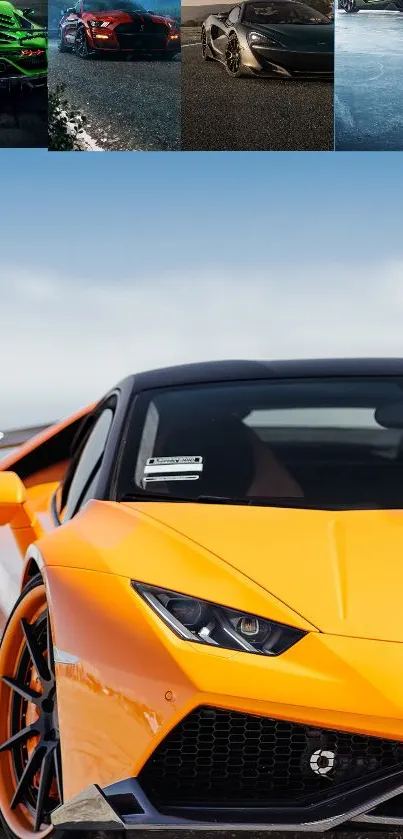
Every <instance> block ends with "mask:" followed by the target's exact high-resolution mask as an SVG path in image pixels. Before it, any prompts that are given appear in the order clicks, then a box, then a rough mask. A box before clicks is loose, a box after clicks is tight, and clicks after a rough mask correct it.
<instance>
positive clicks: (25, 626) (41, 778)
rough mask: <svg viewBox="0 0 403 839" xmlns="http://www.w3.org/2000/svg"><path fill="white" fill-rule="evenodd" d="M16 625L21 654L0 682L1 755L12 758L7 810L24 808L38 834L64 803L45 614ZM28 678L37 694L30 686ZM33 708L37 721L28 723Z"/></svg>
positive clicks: (54, 691)
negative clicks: (2, 699)
mask: <svg viewBox="0 0 403 839" xmlns="http://www.w3.org/2000/svg"><path fill="white" fill-rule="evenodd" d="M20 625H21V629H22V632H23V636H24V648H23V652H22V655H21V657H20V660H19V662H18V666H17V670H16V674H15V675H14V676H2V681H3V682H4V683H5V684H6V685H7V686H8V687H9V688H11V690H12V700H11V713H10V729H11V730H10V736H9V738H8V740H6V741H5V743H2V744H1V745H0V751H6V750H8V751H10V752H11V754H12V761H13V767H14V773H15V778H16V786H15V793H14V797H13V799H12V801H11V803H10V807H11V809H15V808H16V807H18V806H19V805H20V804H22V805H24V806H25V807H26V809H27V810H28V812H29V813H30V815H31V817H32V820H33V828H34V831H35V832H37V831H39V830H40V829H41V826H43V825H49V824H50V814H51V813H52V811H53V810H54V809H55V807H57V806H58V805H59V804H61V803H62V800H63V789H62V769H61V752H60V736H59V722H58V714H57V699H56V679H55V665H54V658H53V647H52V641H51V631H50V621H49V618H48V612H47V611H44V612H43V613H42V614H41V616H40V617H39V618H38V619H37V621H35V622H34V623H33V624H30V623H28V622H27V621H26V620H25V619H22V620H21V622H20ZM33 672H34V673H35V674H36V681H37V682H38V683H39V684H38V686H39V685H40V690H34V689H33V688H32V686H31V681H32V674H33ZM32 708H35V709H36V714H37V719H35V720H34V721H31V722H29V714H30V711H31V712H32ZM33 740H34V741H35V742H34V745H32V741H33Z"/></svg>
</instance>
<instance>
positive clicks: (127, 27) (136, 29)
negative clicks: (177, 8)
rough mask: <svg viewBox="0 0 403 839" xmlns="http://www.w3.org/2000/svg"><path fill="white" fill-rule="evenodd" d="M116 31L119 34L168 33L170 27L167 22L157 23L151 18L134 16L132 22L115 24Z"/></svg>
mask: <svg viewBox="0 0 403 839" xmlns="http://www.w3.org/2000/svg"><path fill="white" fill-rule="evenodd" d="M114 32H115V33H116V34H117V35H138V34H143V33H144V34H146V35H165V36H166V35H167V34H168V27H167V26H166V25H165V23H157V22H154V21H153V20H150V19H149V18H144V20H143V19H142V18H138V19H137V18H134V20H133V21H132V22H131V23H119V24H118V26H115V29H114Z"/></svg>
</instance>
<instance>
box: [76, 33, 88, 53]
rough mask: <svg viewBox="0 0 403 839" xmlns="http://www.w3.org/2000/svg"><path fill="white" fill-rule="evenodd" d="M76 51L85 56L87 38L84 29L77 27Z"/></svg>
mask: <svg viewBox="0 0 403 839" xmlns="http://www.w3.org/2000/svg"><path fill="white" fill-rule="evenodd" d="M76 53H77V54H78V55H80V56H81V58H85V56H86V55H88V47H87V39H86V37H85V32H84V29H79V31H78V32H77V35H76Z"/></svg>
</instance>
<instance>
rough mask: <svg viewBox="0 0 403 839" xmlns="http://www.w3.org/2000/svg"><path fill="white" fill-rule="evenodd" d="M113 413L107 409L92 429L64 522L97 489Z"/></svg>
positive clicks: (69, 495)
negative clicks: (90, 491)
mask: <svg viewBox="0 0 403 839" xmlns="http://www.w3.org/2000/svg"><path fill="white" fill-rule="evenodd" d="M112 419H113V411H112V409H111V408H106V409H105V410H104V411H103V412H102V414H101V415H100V417H99V418H98V420H97V421H96V423H95V425H94V428H93V429H92V431H91V433H90V435H89V437H88V440H87V442H86V444H85V446H84V448H83V451H82V454H81V457H80V460H79V461H78V465H77V468H76V471H75V473H74V476H73V479H72V482H71V485H70V489H69V493H68V496H67V502H66V508H65V511H64V516H63V520H64V521H65V520H66V519H69V518H71V516H72V515H74V513H75V512H76V511H77V509H78V508H79V507H80V506H81V505H82V504H83V503H84V500H85V501H87V500H88V498H89V497H90V494H89V488H91V490H92V491H93V490H94V489H95V483H96V477H97V474H98V472H99V469H100V467H101V463H102V455H103V453H104V450H105V445H106V441H107V439H108V434H109V430H110V427H111V424H112Z"/></svg>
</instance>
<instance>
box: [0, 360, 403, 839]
mask: <svg viewBox="0 0 403 839" xmlns="http://www.w3.org/2000/svg"><path fill="white" fill-rule="evenodd" d="M7 440H8V442H9V443H10V438H7V434H6V435H5V436H4V440H3V446H4V445H7ZM14 442H15V441H14ZM0 524H1V525H2V526H3V527H2V528H1V530H0V539H1V542H0V551H1V557H0V559H1V561H0V622H1V624H2V629H3V636H2V641H1V646H0V813H1V819H2V822H3V824H4V827H5V829H6V831H7V833H8V834H9V836H10V837H14V838H15V837H16V838H17V839H31V837H38V839H42V837H45V836H47V835H49V834H51V833H52V831H55V830H56V831H57V830H60V831H63V830H67V829H80V830H88V831H91V830H95V831H100V830H101V831H108V830H112V829H113V830H118V831H120V833H121V834H123V833H124V832H126V831H129V832H130V831H133V832H138V831H140V832H141V835H143V833H144V831H145V830H150V829H151V830H153V829H158V830H159V831H162V832H163V833H166V834H171V835H174V834H176V833H177V831H178V830H185V831H189V832H190V834H191V835H193V833H194V831H196V830H204V831H209V830H212V829H214V830H220V831H221V832H223V833H226V834H228V835H230V834H231V836H232V835H235V834H236V833H237V832H240V833H242V834H244V833H245V830H247V831H249V833H251V832H257V831H260V830H268V831H269V830H284V829H288V830H291V829H292V830H296V831H297V830H301V831H306V830H327V829H329V828H333V827H336V826H338V825H341V824H342V823H345V824H348V825H350V826H354V823H357V822H364V823H366V824H367V825H368V826H376V825H380V826H384V825H385V824H386V825H403V678H402V672H403V618H402V607H401V600H402V584H403V562H402V554H403V360H398V359H390V360H387V359H379V360H360V361H355V360H345V361H300V362H291V361H287V362H263V361H259V362H252V361H251V362H249V361H230V362H211V363H205V364H198V365H186V366H181V367H174V368H167V369H162V370H157V371H152V372H148V373H141V374H139V375H134V376H131V377H129V378H127V379H125V380H124V381H123V382H121V383H120V384H119V385H118V386H117V387H115V388H114V389H113V390H111V391H110V392H109V393H108V394H107V395H106V396H105V397H104V398H103V399H102V400H101V401H100V402H99V404H97V405H94V406H90V407H89V408H86V409H84V410H83V411H81V412H80V413H79V414H76V415H75V416H73V417H71V418H69V419H67V420H64V421H63V422H60V423H57V424H55V425H53V426H51V427H48V428H46V429H45V430H44V431H42V432H41V433H39V434H38V435H36V436H35V437H34V438H30V439H28V440H27V442H25V443H23V444H22V445H19V446H17V447H16V448H14V450H13V451H12V452H11V453H9V454H8V455H7V456H6V457H5V458H3V459H2V460H1V462H0Z"/></svg>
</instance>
